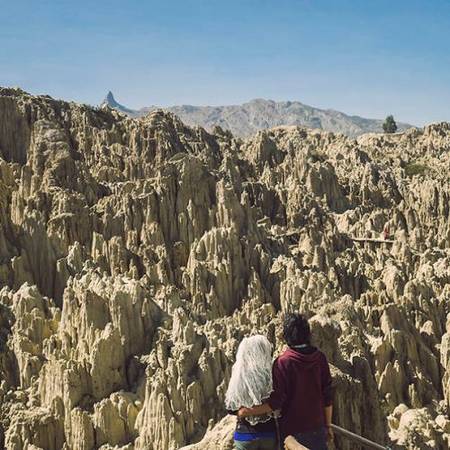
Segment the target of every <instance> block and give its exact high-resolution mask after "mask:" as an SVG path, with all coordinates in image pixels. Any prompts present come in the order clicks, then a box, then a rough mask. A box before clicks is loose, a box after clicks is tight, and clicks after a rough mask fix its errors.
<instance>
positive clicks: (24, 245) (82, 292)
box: [0, 88, 450, 450]
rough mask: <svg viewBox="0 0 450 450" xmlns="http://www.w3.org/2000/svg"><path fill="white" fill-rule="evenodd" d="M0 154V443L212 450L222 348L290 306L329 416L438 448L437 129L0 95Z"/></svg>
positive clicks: (218, 443) (440, 276) (442, 272)
mask: <svg viewBox="0 0 450 450" xmlns="http://www.w3.org/2000/svg"><path fill="white" fill-rule="evenodd" d="M0 156H1V159H0V211H1V216H0V217H1V222H0V286H1V290H0V447H2V446H5V447H6V448H7V449H12V450H22V449H39V448H41V449H46V450H47V449H48V450H59V449H66V450H68V449H83V450H84V449H85V450H88V449H94V448H95V449H97V448H101V449H102V450H107V449H112V448H116V449H122V450H125V449H127V450H130V449H136V450H138V449H150V450H169V449H170V450H174V449H179V448H181V447H183V446H189V447H188V448H190V449H206V448H208V449H210V450H214V449H217V450H218V449H226V448H231V447H230V438H231V434H230V432H229V430H230V429H231V428H232V427H233V418H230V417H225V411H224V407H223V398H224V392H225V390H226V386H227V381H228V379H229V376H230V370H231V366H232V363H233V358H234V353H235V351H236V348H237V345H238V343H239V341H240V340H241V339H242V337H243V336H245V335H248V334H249V333H254V332H261V333H264V334H266V335H267V336H268V338H269V339H270V340H271V341H272V342H273V343H274V344H275V347H276V352H279V351H281V349H282V347H283V344H282V342H281V339H280V317H281V315H282V313H283V312H284V311H289V310H298V311H301V312H303V313H305V314H307V315H308V316H310V317H311V323H312V328H313V335H314V340H315V342H316V344H317V345H319V346H320V347H321V348H322V349H323V350H324V352H325V353H326V355H327V357H328V358H329V361H330V363H331V364H332V373H333V376H334V380H335V385H336V398H335V415H334V421H335V423H337V424H339V425H340V426H343V427H345V428H348V429H350V430H352V431H354V432H356V433H358V434H362V435H364V436H366V437H368V438H370V439H373V440H375V441H377V442H385V443H388V442H392V443H394V444H395V445H397V447H398V448H404V449H406V448H407V449H445V448H448V446H449V443H450V420H449V413H450V269H449V268H450V264H449V263H450V225H449V223H450V221H449V215H450V208H449V198H450V182H449V171H450V124H447V123H441V124H434V125H430V126H428V127H425V128H424V130H415V129H413V130H410V131H407V132H405V133H401V134H396V135H364V136H362V137H360V138H359V139H358V140H353V139H349V138H347V137H345V136H343V135H340V134H333V133H327V132H320V131H311V130H307V129H304V128H301V127H278V128H274V129H271V130H267V131H261V132H258V133H257V134H256V135H255V136H253V137H251V138H249V139H247V140H245V141H242V140H241V139H235V138H234V137H233V136H232V135H231V134H230V133H229V132H224V131H223V130H222V129H221V128H219V127H217V128H215V129H214V131H213V132H212V133H208V132H206V131H205V130H204V129H202V128H198V127H195V128H190V127H188V126H186V125H184V124H183V123H182V122H181V121H180V120H179V119H178V118H177V117H176V116H174V115H172V114H170V113H164V112H162V111H156V112H153V113H150V114H149V115H147V116H145V117H144V118H142V119H133V118H130V117H127V116H125V115H123V114H120V113H119V112H117V111H114V110H112V109H109V108H107V109H92V108H89V107H87V106H83V105H78V104H74V103H66V102H61V101H55V100H53V99H51V98H50V97H47V96H41V97H34V96H31V95H28V94H27V93H25V92H23V91H20V90H17V89H8V88H4V89H0ZM386 227H388V228H389V230H390V233H391V239H392V240H393V241H394V242H393V243H392V244H391V243H387V242H386V243H383V242H381V243H377V242H366V243H364V242H356V241H353V240H352V238H354V237H360V238H363V237H364V238H370V237H372V238H374V237H375V238H378V237H379V236H380V234H381V233H382V232H383V230H384V229H385V228H386ZM197 442H200V443H197ZM337 448H339V449H351V448H352V449H353V448H355V447H354V446H353V445H352V444H350V443H349V442H347V441H341V440H339V439H338V440H337Z"/></svg>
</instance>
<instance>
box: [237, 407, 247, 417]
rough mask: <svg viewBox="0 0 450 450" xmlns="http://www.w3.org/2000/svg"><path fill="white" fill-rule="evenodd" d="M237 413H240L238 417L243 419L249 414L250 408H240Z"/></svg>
mask: <svg viewBox="0 0 450 450" xmlns="http://www.w3.org/2000/svg"><path fill="white" fill-rule="evenodd" d="M237 415H238V417H239V418H241V419H242V418H243V417H245V416H247V415H248V408H244V407H242V408H240V409H239V411H238V413H237Z"/></svg>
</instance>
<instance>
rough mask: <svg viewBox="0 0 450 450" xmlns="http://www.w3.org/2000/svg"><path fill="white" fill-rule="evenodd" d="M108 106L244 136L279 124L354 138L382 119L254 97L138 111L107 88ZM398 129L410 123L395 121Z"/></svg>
mask: <svg viewBox="0 0 450 450" xmlns="http://www.w3.org/2000/svg"><path fill="white" fill-rule="evenodd" d="M105 105H107V106H109V107H111V108H114V109H116V110H118V111H121V112H123V113H125V114H128V115H130V116H132V117H142V116H145V115H146V114H148V113H149V112H151V111H154V110H156V109H163V110H165V111H170V112H172V113H174V114H176V115H177V116H178V117H180V119H181V120H182V121H183V122H185V123H186V124H188V125H200V126H202V127H204V128H206V129H207V130H212V129H213V128H214V127H215V126H217V125H219V126H220V127H222V128H223V129H226V130H230V131H231V132H232V133H233V134H234V135H235V136H240V137H248V136H250V135H252V134H254V133H256V132H257V131H258V130H261V129H265V128H273V127H276V126H280V125H302V126H306V127H309V128H320V129H323V130H327V131H333V132H337V133H343V134H345V135H347V136H351V137H356V136H359V135H361V134H364V133H372V132H375V133H379V132H382V131H383V129H382V124H383V120H379V119H366V118H364V117H359V116H349V115H347V114H344V113H342V112H339V111H335V110H333V109H319V108H314V107H313V106H308V105H304V104H303V103H300V102H297V101H292V102H290V101H285V102H275V101H273V100H264V99H255V100H251V101H249V102H247V103H243V104H242V105H226V106H192V105H181V106H170V107H159V106H148V107H144V108H141V109H138V110H135V109H130V108H127V107H126V106H124V105H121V104H120V103H118V102H117V101H116V99H115V98H114V95H113V93H112V92H111V91H109V92H108V94H107V96H106V97H105V99H104V100H103V102H102V104H101V106H105ZM397 126H398V129H399V131H402V130H405V129H407V128H411V127H412V126H413V125H409V124H406V123H399V122H397Z"/></svg>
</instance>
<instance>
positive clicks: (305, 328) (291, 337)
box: [283, 313, 311, 347]
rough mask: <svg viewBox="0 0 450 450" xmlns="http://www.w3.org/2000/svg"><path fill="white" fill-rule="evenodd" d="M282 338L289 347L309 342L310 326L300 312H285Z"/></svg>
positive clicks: (308, 343)
mask: <svg viewBox="0 0 450 450" xmlns="http://www.w3.org/2000/svg"><path fill="white" fill-rule="evenodd" d="M283 338H284V340H285V341H286V344H287V345H289V346H290V347H292V346H295V345H302V344H306V345H310V344H311V328H310V327H309V323H308V320H307V319H306V318H305V317H303V316H302V315H301V314H297V313H287V314H286V315H285V316H284V319H283Z"/></svg>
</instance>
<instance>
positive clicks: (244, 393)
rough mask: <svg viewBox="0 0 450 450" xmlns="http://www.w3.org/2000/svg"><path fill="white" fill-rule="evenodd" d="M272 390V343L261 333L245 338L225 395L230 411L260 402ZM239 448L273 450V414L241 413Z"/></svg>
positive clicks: (274, 437)
mask: <svg viewBox="0 0 450 450" xmlns="http://www.w3.org/2000/svg"><path fill="white" fill-rule="evenodd" d="M271 392H272V345H271V344H270V342H269V341H268V340H267V338H265V337H264V336H261V335H256V336H252V337H249V338H244V339H243V340H242V342H241V344H240V345H239V348H238V352H237V355H236V362H235V364H234V365H233V369H232V374H231V379H230V383H229V385H228V390H227V394H226V397H225V406H226V408H227V410H228V412H229V413H231V414H237V412H238V410H239V409H240V408H241V407H252V406H257V405H261V404H262V403H264V401H265V400H267V399H268V398H269V395H270V393H271ZM234 445H235V448H236V449H237V450H273V449H274V448H275V445H276V433H275V422H274V419H273V418H272V414H270V412H268V414H263V415H257V416H249V417H246V418H244V417H238V420H237V424H236V430H235V432H234Z"/></svg>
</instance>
